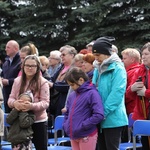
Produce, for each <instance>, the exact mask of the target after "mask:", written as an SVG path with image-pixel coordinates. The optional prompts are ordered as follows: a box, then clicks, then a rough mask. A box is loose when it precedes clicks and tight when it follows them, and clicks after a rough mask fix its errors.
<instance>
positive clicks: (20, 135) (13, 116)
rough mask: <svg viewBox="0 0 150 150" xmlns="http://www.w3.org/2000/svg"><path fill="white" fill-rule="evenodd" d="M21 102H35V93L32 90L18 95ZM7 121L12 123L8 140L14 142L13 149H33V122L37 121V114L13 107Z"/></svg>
mask: <svg viewBox="0 0 150 150" xmlns="http://www.w3.org/2000/svg"><path fill="white" fill-rule="evenodd" d="M18 100H21V101H20V102H21V103H26V102H27V101H30V102H33V95H32V93H31V92H30V91H28V92H25V93H23V94H21V95H20V96H19V97H18ZM6 121H7V123H8V124H10V129H9V133H8V137H7V138H8V139H7V140H8V141H9V142H11V144H12V149H13V150H31V149H32V142H31V139H32V134H33V130H32V124H33V123H34V121H35V115H34V114H33V112H32V111H26V112H25V111H23V110H17V109H15V108H14V109H12V111H11V112H10V113H9V114H8V116H7V118H6Z"/></svg>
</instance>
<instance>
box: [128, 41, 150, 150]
mask: <svg viewBox="0 0 150 150" xmlns="http://www.w3.org/2000/svg"><path fill="white" fill-rule="evenodd" d="M141 52H142V62H143V64H141V65H140V67H139V69H138V71H136V72H135V75H134V77H133V79H132V83H131V86H129V87H128V88H127V92H126V95H127V97H129V98H134V99H135V101H136V104H135V108H134V111H133V119H134V120H138V119H140V120H147V119H148V120H150V103H149V100H150V82H149V79H150V42H148V43H146V44H145V45H144V46H143V47H142V49H141ZM149 141H150V140H149V137H144V136H142V138H141V142H142V146H143V149H144V150H149V149H150V145H149Z"/></svg>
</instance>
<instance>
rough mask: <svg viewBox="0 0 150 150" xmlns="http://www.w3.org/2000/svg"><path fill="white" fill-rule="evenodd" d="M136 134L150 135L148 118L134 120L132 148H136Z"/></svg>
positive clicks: (134, 149)
mask: <svg viewBox="0 0 150 150" xmlns="http://www.w3.org/2000/svg"><path fill="white" fill-rule="evenodd" d="M136 136H150V120H136V121H135V122H134V124H133V150H136Z"/></svg>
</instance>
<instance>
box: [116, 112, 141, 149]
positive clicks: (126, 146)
mask: <svg viewBox="0 0 150 150" xmlns="http://www.w3.org/2000/svg"><path fill="white" fill-rule="evenodd" d="M128 121H129V125H128V142H126V143H120V145H119V150H127V149H133V143H132V142H131V134H132V132H133V131H132V128H133V124H134V122H135V120H133V119H132V113H131V114H130V115H129V117H128ZM141 147H142V144H141V143H136V148H141Z"/></svg>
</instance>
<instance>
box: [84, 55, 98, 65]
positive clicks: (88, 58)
mask: <svg viewBox="0 0 150 150" xmlns="http://www.w3.org/2000/svg"><path fill="white" fill-rule="evenodd" d="M83 60H84V61H86V62H88V63H90V64H93V62H94V60H95V57H94V55H93V54H92V53H88V54H86V55H84V56H83Z"/></svg>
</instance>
